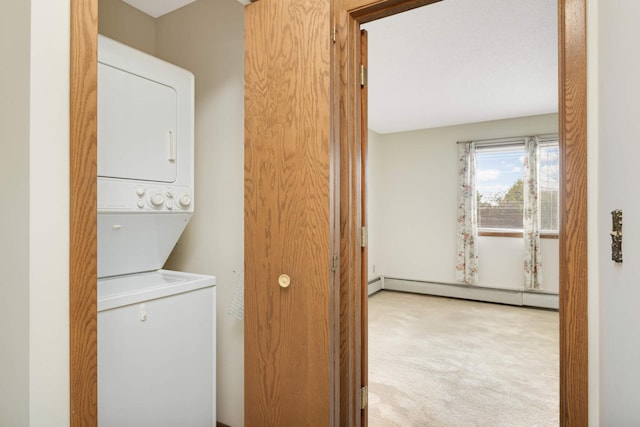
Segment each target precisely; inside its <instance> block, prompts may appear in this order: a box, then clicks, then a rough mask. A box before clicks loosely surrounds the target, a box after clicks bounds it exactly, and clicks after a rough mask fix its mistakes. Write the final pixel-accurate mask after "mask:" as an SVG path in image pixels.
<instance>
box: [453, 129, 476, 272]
mask: <svg viewBox="0 0 640 427" xmlns="http://www.w3.org/2000/svg"><path fill="white" fill-rule="evenodd" d="M475 163H476V153H475V144H474V143H473V142H467V143H459V144H458V183H459V184H458V224H457V238H456V280H457V281H458V282H462V283H469V284H475V283H478V247H477V242H478V220H477V211H476V205H477V202H478V197H477V194H476V177H475V173H476V164H475Z"/></svg>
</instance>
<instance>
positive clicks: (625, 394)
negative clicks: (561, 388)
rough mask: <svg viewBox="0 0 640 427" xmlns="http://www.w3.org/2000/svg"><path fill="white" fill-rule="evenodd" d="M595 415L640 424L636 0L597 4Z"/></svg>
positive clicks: (639, 14) (639, 30) (639, 10)
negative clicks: (615, 234) (614, 242)
mask: <svg viewBox="0 0 640 427" xmlns="http://www.w3.org/2000/svg"><path fill="white" fill-rule="evenodd" d="M598 6H599V13H598V18H599V22H598V26H599V28H598V29H599V31H598V35H599V37H598V52H599V53H598V55H599V61H598V64H599V69H598V77H599V88H598V98H599V103H598V104H599V108H598V119H599V124H598V125H599V141H600V144H599V151H598V166H599V174H598V182H597V185H598V187H599V192H598V198H599V204H598V211H597V216H598V231H599V237H600V239H599V242H598V245H599V274H600V386H601V387H600V393H601V395H600V420H601V423H602V425H607V426H614V425H640V411H639V410H638V396H639V395H640V366H639V364H638V361H639V355H640V335H639V334H638V333H637V328H638V325H639V324H640V309H639V308H638V302H640V222H639V221H638V218H640V199H639V198H638V188H637V185H638V183H639V182H640V180H638V177H637V171H638V164H639V159H640V144H639V143H638V140H639V135H640V120H638V118H639V117H640V101H639V98H638V94H640V80H639V79H638V76H640V57H639V56H638V55H637V54H636V53H635V52H636V51H637V40H640V26H638V22H640V2H638V1H636V0H619V1H604V0H601V1H600V2H599V4H598ZM614 209H622V210H623V243H622V249H623V260H624V261H623V263H622V264H616V263H614V262H613V261H611V248H610V243H611V240H610V238H609V237H608V235H607V234H608V230H609V229H610V228H611V214H610V212H611V211H612V210H614Z"/></svg>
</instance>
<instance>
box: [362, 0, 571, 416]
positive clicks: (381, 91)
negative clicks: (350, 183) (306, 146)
mask: <svg viewBox="0 0 640 427" xmlns="http://www.w3.org/2000/svg"><path fill="white" fill-rule="evenodd" d="M492 4H493V6H492ZM361 28H364V29H366V31H367V33H368V34H367V40H366V41H365V40H363V42H362V43H363V45H364V44H365V43H366V44H367V45H366V48H363V50H364V51H366V52H367V53H368V55H367V56H368V58H367V61H368V67H367V73H366V74H367V76H368V78H367V82H366V85H367V88H366V91H367V96H366V99H367V100H368V105H366V103H363V106H362V108H363V110H365V109H367V107H368V111H363V114H362V117H363V118H367V119H368V123H367V125H368V126H366V127H368V128H369V129H368V135H363V138H367V137H368V141H367V143H366V150H365V149H363V156H365V157H366V161H364V162H363V165H366V175H367V179H366V180H365V181H366V183H365V187H366V188H364V189H363V194H364V195H365V199H366V201H367V204H368V205H369V206H368V207H364V208H363V209H366V212H363V218H365V217H366V222H367V224H366V225H367V235H368V239H367V240H368V245H367V250H368V254H367V258H368V265H367V266H364V267H365V268H363V271H366V272H368V276H369V277H368V282H369V283H371V284H372V285H371V286H375V287H378V288H383V289H385V290H386V291H387V292H383V293H382V294H379V295H376V296H375V297H372V299H371V300H370V301H369V303H370V304H372V305H371V306H369V307H368V310H370V311H369V313H368V316H367V317H368V327H369V330H368V334H369V335H368V339H367V342H368V343H369V346H368V350H369V358H368V360H369V363H370V366H369V369H368V373H369V376H368V393H369V421H370V422H371V423H372V425H376V424H377V423H384V422H395V423H397V424H408V423H411V422H417V423H420V422H427V421H428V422H429V423H430V424H442V423H446V422H453V420H454V419H456V417H461V416H463V415H461V414H464V413H466V414H467V415H466V416H467V417H468V418H467V419H474V420H476V421H477V422H480V423H481V424H482V422H481V421H480V420H481V419H482V416H483V414H487V416H489V417H490V418H489V420H488V423H491V422H494V423H496V424H498V425H499V424H501V421H500V415H499V414H505V415H506V414H507V413H508V412H509V411H507V410H506V408H507V407H509V408H515V407H520V410H519V411H513V412H510V413H509V417H511V418H510V419H512V420H518V417H520V418H519V420H520V421H521V422H522V423H523V424H527V423H530V422H531V421H525V420H527V419H529V420H531V419H532V420H534V421H535V422H541V423H545V422H548V423H549V424H550V425H553V424H556V425H557V424H558V421H557V420H558V407H559V404H558V365H557V364H558V357H559V355H558V340H559V336H558V331H559V327H558V320H559V319H558V313H557V312H540V311H539V310H536V309H531V308H524V309H522V308H519V307H518V308H516V307H499V308H498V307H492V306H491V305H489V304H485V303H479V302H470V301H463V300H465V299H466V300H474V301H485V302H494V303H500V304H512V305H520V306H528V307H529V306H538V307H544V308H555V309H557V308H558V296H557V295H558V281H559V280H558V279H559V271H558V261H559V260H558V239H557V224H556V223H554V224H553V225H552V226H553V227H554V230H550V231H553V232H555V233H554V234H553V235H552V234H548V235H545V236H544V237H545V238H544V239H541V240H540V242H539V244H540V245H541V246H542V249H541V252H542V255H543V261H542V264H543V266H542V269H541V274H540V276H541V285H540V289H539V290H534V291H529V290H528V289H526V288H525V286H524V280H523V278H524V274H523V260H524V259H525V249H524V244H523V237H522V211H520V212H519V216H520V224H519V226H518V225H517V224H512V223H511V222H509V221H510V220H512V219H513V218H512V217H513V216H514V214H512V210H515V208H512V207H511V206H512V205H514V204H517V202H518V200H520V203H521V202H522V199H521V197H522V195H523V193H522V191H521V189H520V191H514V189H517V182H518V180H520V181H519V182H522V181H521V180H522V177H523V158H524V157H523V156H524V150H523V147H524V139H519V138H517V137H516V135H529V134H531V135H546V134H557V132H558V115H557V111H558V91H557V81H558V66H557V57H558V54H557V36H558V33H557V4H556V1H555V0H551V1H545V2H537V3H536V4H535V5H533V4H531V3H523V2H517V3H512V4H509V5H505V4H504V3H499V2H495V1H493V2H489V3H487V4H483V5H482V6H479V5H477V4H475V3H473V2H464V1H459V0H446V1H442V2H438V3H435V4H432V5H428V6H424V7H422V8H419V9H413V10H411V11H407V12H404V13H402V14H397V15H394V16H391V17H386V18H383V19H378V20H375V21H373V22H369V23H366V24H364V25H362V26H361ZM398 76H402V78H398ZM363 90H364V89H363ZM363 122H364V119H363ZM364 127H365V126H364V124H363V128H364ZM364 131H365V129H363V134H364ZM509 137H514V138H513V139H514V140H513V141H512V142H510V144H512V145H509V146H502V145H500V146H497V145H496V144H497V142H495V139H496V138H509ZM485 139H492V140H494V141H484V140H485ZM468 140H474V141H477V140H483V141H482V142H477V143H476V144H478V145H477V147H476V149H477V156H479V155H480V152H481V149H482V150H483V151H482V153H483V157H482V159H485V158H486V157H487V156H488V154H490V159H487V160H485V161H484V163H487V165H486V166H485V164H484V163H482V162H480V160H478V163H477V164H478V173H477V177H476V181H477V187H478V192H479V193H482V196H483V200H482V203H480V201H479V203H478V205H479V206H482V207H483V209H484V211H487V212H488V214H491V215H493V216H494V217H495V218H493V217H492V218H490V219H492V220H495V221H497V220H499V219H501V217H498V216H497V214H498V213H501V212H502V211H501V210H500V209H504V211H505V212H506V214H508V216H507V217H505V218H504V220H505V224H504V225H503V227H504V228H507V227H509V228H518V227H519V228H520V230H518V232H514V230H510V232H506V230H497V228H496V229H495V230H494V229H493V228H492V229H491V231H492V233H490V234H489V233H488V232H487V230H484V229H482V228H481V227H482V225H484V224H482V223H480V233H481V234H480V236H478V237H476V245H477V246H478V247H479V248H478V257H479V261H480V262H479V264H480V265H479V274H478V276H479V277H478V279H477V281H476V283H475V284H473V285H470V286H460V285H459V284H458V283H457V280H456V274H455V271H456V268H455V267H456V250H457V248H456V241H455V236H456V220H457V218H456V217H457V214H458V213H457V205H458V192H459V191H458V190H459V189H458V186H459V183H458V164H457V156H458V153H457V149H458V147H459V145H458V144H456V142H457V141H468ZM481 144H484V145H481ZM487 144H492V145H491V146H489V145H487ZM500 144H505V141H504V140H501V141H500ZM505 147H507V148H505ZM496 150H508V154H509V155H508V156H504V155H502V156H498V155H499V154H501V153H502V152H501V151H496ZM486 153H488V154H486ZM554 154H555V155H556V158H555V159H554V160H555V163H553V162H549V163H550V165H545V169H544V170H545V171H548V172H550V171H551V169H552V168H555V169H554V170H553V172H554V174H553V181H554V182H553V183H552V184H554V185H555V189H554V190H553V194H552V195H551V196H555V197H556V198H557V197H558V193H557V185H558V180H557V178H558V176H559V175H558V169H557V165H558V160H557V152H554ZM541 155H542V154H541ZM478 159H480V158H479V157H478ZM551 163H553V164H551ZM480 166H482V167H483V168H482V169H480ZM489 166H490V167H489ZM363 167H365V166H363ZM547 187H550V186H549V183H546V185H545V187H544V189H543V190H542V191H546V192H549V191H551V190H547ZM546 195H547V194H546V193H545V196H546ZM518 196H520V199H519V198H518ZM485 199H486V200H485ZM503 199H504V200H503ZM488 200H490V201H491V204H492V205H491V206H489V205H490V202H489V201H488ZM555 208H556V209H557V205H555ZM484 211H483V212H484ZM556 218H557V217H556ZM544 219H545V220H546V219H547V218H546V216H545V218H544ZM488 225H493V224H488ZM494 228H495V227H494ZM548 237H552V238H548ZM554 237H555V238H554ZM363 274H366V273H363ZM372 280H373V281H374V282H373V283H372ZM388 291H397V292H404V294H402V295H391V294H390V293H389V292H388ZM407 292H410V293H414V294H425V295H430V296H422V295H411V296H409V295H407V294H406V293H407ZM433 295H436V296H441V297H449V298H460V299H461V300H450V301H448V304H446V303H445V302H443V301H438V298H435V297H434V296H433ZM401 301H402V303H401ZM418 301H421V303H422V304H424V307H429V309H428V310H427V309H426V308H425V309H421V307H420V305H419V304H418ZM445 301H446V300H445ZM397 304H400V305H399V306H398V305H397ZM393 307H396V308H397V309H398V310H395V311H393V310H392V311H391V312H390V311H389V310H391V309H392V308H393ZM402 307H406V312H403V310H402ZM462 307H466V309H467V310H468V311H469V313H468V315H466V314H465V313H464V310H463V308H462ZM458 310H461V311H458ZM435 312H440V313H441V316H443V317H445V318H446V319H447V321H442V320H440V319H439V317H438V316H435ZM374 313H376V314H375V315H374ZM455 313H458V314H455ZM480 313H482V314H480ZM487 316H489V317H494V316H495V317H494V319H490V318H488V317H487ZM503 316H506V317H503ZM401 318H402V320H401ZM500 318H502V321H498V322H496V323H495V324H493V325H491V326H489V324H490V323H491V322H492V321H493V320H495V319H500ZM383 319H386V320H384V321H383ZM418 319H421V320H418ZM507 319H508V320H507ZM533 319H536V320H535V321H534V320H533ZM418 322H422V323H420V324H418ZM528 323H529V324H528ZM372 325H373V326H372ZM436 325H437V327H436ZM485 327H487V328H489V329H490V330H491V331H492V333H491V334H490V335H491V336H485V337H484V338H482V339H480V338H479V337H482V336H483V334H484V331H485V330H484V328H485ZM516 330H517V332H516ZM382 331H387V332H382ZM464 332H466V333H464ZM385 334H389V335H385ZM445 335H447V336H448V339H447V341H446V344H445V343H441V344H445V345H437V344H436V343H440V340H442V339H443V336H445ZM401 337H404V338H401ZM475 337H478V338H479V340H480V341H482V342H485V343H486V344H485V345H477V344H478V343H479V341H474V338H475ZM385 338H386V339H387V341H385ZM467 340H468V341H467ZM389 342H394V343H395V344H393V345H389ZM508 342H512V344H513V345H511V346H510V345H507V343H508ZM516 342H520V344H515V343H516ZM456 343H457V347H455V348H454V347H452V346H454V345H455V344H456ZM529 344H530V345H531V346H532V350H533V349H535V351H531V352H530V351H528V350H527V348H528V345H529ZM401 349H402V350H401ZM418 349H420V350H418ZM445 349H446V351H445ZM498 349H500V350H499V351H498ZM491 350H495V353H493V352H492V351H491ZM413 352H418V353H419V354H420V356H417V355H415V354H414V355H413V357H412V356H411V355H412V354H413ZM403 353H406V354H407V356H406V357H404V356H403V355H402V354H403ZM534 354H535V355H534ZM437 361H440V362H443V361H444V363H440V364H438V363H436V362H437ZM527 361H528V363H527ZM519 362H522V363H519ZM532 363H535V364H536V367H535V368H534V367H533V365H532ZM471 366H473V368H471V369H469V370H468V371H467V369H468V368H470V367H471ZM392 372H395V374H392ZM541 372H544V375H542V376H541V374H540V373H541ZM498 373H499V375H498ZM405 374H406V376H404V375H405ZM363 375H364V373H363ZM434 390H438V393H434ZM480 390H482V391H480ZM507 390H508V392H507ZM501 392H504V397H503V398H501V399H494V400H495V401H496V402H500V401H502V402H501V403H497V404H496V405H497V408H496V407H494V410H487V408H489V407H491V405H490V404H487V402H484V403H481V401H482V400H483V399H484V398H485V397H486V396H488V395H490V394H491V393H498V394H499V393H501ZM525 396H527V400H528V401H529V404H528V405H523V406H520V405H519V403H518V401H519V399H524V398H525ZM394 397H397V398H398V399H399V400H401V403H400V402H398V399H395V398H394ZM510 399H513V400H510ZM494 400H490V401H491V402H492V401H494ZM534 402H535V403H534ZM476 404H477V405H476ZM501 405H503V406H501ZM461 407H464V408H465V410H464V411H460V408H461ZM448 408H450V410H451V412H448V411H449V409H448ZM500 408H502V409H503V410H500ZM536 411H539V412H536ZM514 414H515V418H514ZM405 417H414V418H405ZM442 417H444V418H442ZM528 417H529V418H528ZM457 419H458V421H457V422H453V423H454V424H464V422H463V420H462V419H461V418H457Z"/></svg>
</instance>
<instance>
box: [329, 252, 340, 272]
mask: <svg viewBox="0 0 640 427" xmlns="http://www.w3.org/2000/svg"><path fill="white" fill-rule="evenodd" d="M336 268H338V255H334V256H333V260H332V261H331V272H334V271H336Z"/></svg>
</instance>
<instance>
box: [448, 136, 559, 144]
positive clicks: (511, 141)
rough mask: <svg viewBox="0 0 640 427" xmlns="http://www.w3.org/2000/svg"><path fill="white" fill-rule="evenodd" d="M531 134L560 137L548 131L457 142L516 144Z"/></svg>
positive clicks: (548, 138) (547, 137)
mask: <svg viewBox="0 0 640 427" xmlns="http://www.w3.org/2000/svg"><path fill="white" fill-rule="evenodd" d="M530 136H537V137H538V138H540V140H542V141H545V140H553V139H558V134H557V133H547V134H544V135H523V136H510V137H507V138H492V139H475V140H471V141H457V142H456V144H467V143H469V142H475V143H476V144H479V145H492V144H495V145H501V144H514V143H517V142H521V141H522V140H523V139H525V138H528V137H530Z"/></svg>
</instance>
